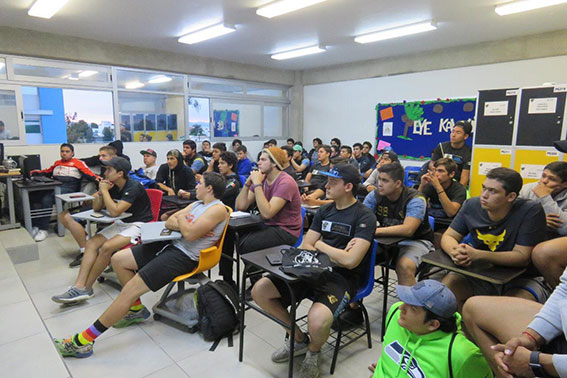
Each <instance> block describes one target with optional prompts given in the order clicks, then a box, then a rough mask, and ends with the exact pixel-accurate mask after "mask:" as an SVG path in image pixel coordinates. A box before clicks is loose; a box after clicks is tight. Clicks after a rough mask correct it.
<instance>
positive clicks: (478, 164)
mask: <svg viewBox="0 0 567 378" xmlns="http://www.w3.org/2000/svg"><path fill="white" fill-rule="evenodd" d="M511 165H512V148H510V147H503V148H483V147H475V149H474V151H473V161H472V166H471V182H470V194H471V197H475V196H479V195H480V193H481V191H482V183H483V182H484V179H485V178H486V173H488V171H490V170H491V169H493V168H498V167H506V168H511Z"/></svg>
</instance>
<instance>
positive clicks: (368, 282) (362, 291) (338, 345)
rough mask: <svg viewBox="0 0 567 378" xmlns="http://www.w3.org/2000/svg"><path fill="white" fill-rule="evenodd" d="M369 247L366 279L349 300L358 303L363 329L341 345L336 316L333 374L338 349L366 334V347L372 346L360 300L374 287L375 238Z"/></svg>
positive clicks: (338, 321)
mask: <svg viewBox="0 0 567 378" xmlns="http://www.w3.org/2000/svg"><path fill="white" fill-rule="evenodd" d="M371 248H372V250H371V254H370V267H369V270H368V278H367V280H366V283H365V284H364V286H363V287H361V288H360V289H358V292H357V293H356V296H355V297H354V298H352V299H351V300H350V303H358V305H359V306H360V308H361V309H362V316H363V318H364V326H365V330H364V332H362V333H357V334H356V335H355V337H353V338H349V341H348V342H346V343H345V344H344V345H341V337H342V335H343V329H342V326H343V324H342V322H341V317H340V316H338V317H337V325H338V330H337V336H336V342H335V349H334V351H333V359H332V361H331V370H330V373H331V374H334V372H335V365H336V363H337V356H338V354H339V349H341V348H343V347H345V346H347V345H349V344H351V343H353V342H355V341H356V340H358V339H359V338H361V337H362V336H364V335H366V337H367V340H368V349H371V348H372V338H371V333H370V320H369V318H368V312H367V311H366V307H364V304H363V303H362V300H363V299H364V298H366V297H367V296H369V295H370V293H372V290H373V289H374V270H375V264H376V253H377V251H378V242H377V241H376V240H374V241H373V242H372V246H371Z"/></svg>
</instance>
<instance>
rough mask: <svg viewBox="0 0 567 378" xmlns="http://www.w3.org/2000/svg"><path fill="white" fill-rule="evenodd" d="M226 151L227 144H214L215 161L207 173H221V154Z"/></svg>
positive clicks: (211, 163)
mask: <svg viewBox="0 0 567 378" xmlns="http://www.w3.org/2000/svg"><path fill="white" fill-rule="evenodd" d="M224 151H226V144H224V143H221V142H218V143H215V144H213V160H211V162H210V163H209V166H208V167H207V172H216V173H219V157H220V154H221V152H224Z"/></svg>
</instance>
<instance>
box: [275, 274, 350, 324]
mask: <svg viewBox="0 0 567 378" xmlns="http://www.w3.org/2000/svg"><path fill="white" fill-rule="evenodd" d="M328 276H329V279H328V280H327V281H326V282H325V283H324V284H323V285H319V286H317V287H314V286H310V285H309V284H306V283H305V282H294V283H291V284H290V286H291V290H293V293H294V294H295V299H296V301H297V302H298V303H299V302H300V301H301V300H302V299H305V298H309V299H311V300H313V302H317V303H322V304H324V305H325V306H327V307H328V308H329V310H331V312H332V313H333V318H336V317H337V316H339V314H340V313H341V312H342V311H343V310H344V308H345V307H346V306H347V305H348V303H349V302H350V300H351V299H352V295H351V294H350V293H349V289H348V288H349V284H348V282H347V280H346V279H345V278H344V277H343V276H341V275H340V274H338V273H329V274H328ZM267 278H268V279H269V280H270V281H272V283H273V284H274V286H275V287H276V289H277V290H278V292H279V293H280V295H281V301H282V304H283V306H284V307H288V306H289V305H291V293H290V292H289V290H288V287H287V285H286V284H285V282H284V281H283V280H281V279H280V278H278V277H277V276H274V275H272V274H270V275H268V276H267Z"/></svg>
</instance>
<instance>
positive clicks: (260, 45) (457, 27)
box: [0, 0, 567, 70]
mask: <svg viewBox="0 0 567 378" xmlns="http://www.w3.org/2000/svg"><path fill="white" fill-rule="evenodd" d="M33 2H34V0H0V25H1V26H10V27H16V28H22V29H30V30H36V31H41V32H48V33H55V34H64V35H70V36H75V37H82V38H89V39H94V40H99V41H105V42H111V43H118V44H125V45H131V46H137V47H143V48H151V49H158V50H166V51H171V52H177V53H184V54H190V55H197V56H202V57H211V58H217V59H222V60H227V61H233V62H240V63H248V64H255V65H260V66H266V67H272V68H278V69H293V70H305V69H312V68H317V67H324V66H331V65H337V64H345V63H349V62H356V61H364V60H369V59H378V58H385V57H391V56H398V55H404V54H410V53H412V54H414V53H419V52H421V51H428V50H434V49H442V48H450V47H456V46H461V45H468V44H474V43H479V42H485V41H495V40H502V39H507V38H512V37H518V36H525V35H530V34H538V33H543V32H548V31H553V30H559V29H565V25H566V24H565V20H566V19H567V4H563V5H557V6H553V7H548V8H544V9H539V10H535V11H532V12H526V13H520V14H515V15H510V16H505V17H501V16H498V15H497V14H496V13H495V12H494V6H495V5H497V4H501V3H506V2H508V0H473V1H471V0H396V1H391V0H327V1H326V2H323V3H320V4H316V5H313V6H311V7H308V8H305V9H302V10H299V11H296V12H293V13H289V14H286V15H282V16H279V17H276V18H272V19H267V18H264V17H260V16H258V15H256V8H257V7H259V6H262V5H265V4H268V3H270V2H272V0H160V1H156V0H94V1H85V0H70V1H69V3H68V4H67V5H66V6H65V7H64V8H63V9H62V10H60V11H59V12H58V13H57V14H56V15H55V16H54V17H53V18H51V19H49V20H46V19H40V18H36V17H30V16H28V15H27V9H28V8H29V7H30V6H31V5H32V4H33ZM429 19H433V20H434V21H436V22H437V24H438V29H437V30H435V31H431V32H427V33H423V34H418V35H413V36H407V37H403V38H397V39H393V40H388V41H381V42H375V43H370V44H366V45H361V44H358V43H355V42H354V41H353V38H354V36H356V35H359V34H364V33H368V32H371V31H375V30H380V29H385V28H391V27H396V26H400V25H405V24H410V23H415V22H419V21H425V20H429ZM221 21H224V22H226V23H229V24H234V25H236V28H237V31H236V32H234V33H231V34H228V35H225V36H222V37H219V38H216V39H212V40H209V41H204V42H201V43H198V44H194V45H186V44H181V43H178V42H177V38H178V37H180V36H181V35H184V34H186V33H188V32H190V31H193V30H198V29H200V28H202V27H204V26H208V25H212V24H215V23H218V22H221ZM316 44H321V45H325V46H327V51H326V52H324V53H321V54H317V55H312V56H305V57H300V58H295V59H290V60H286V61H275V60H273V59H271V58H270V55H271V54H273V53H277V52H282V51H287V50H291V49H295V48H299V47H306V46H312V45H316Z"/></svg>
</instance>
